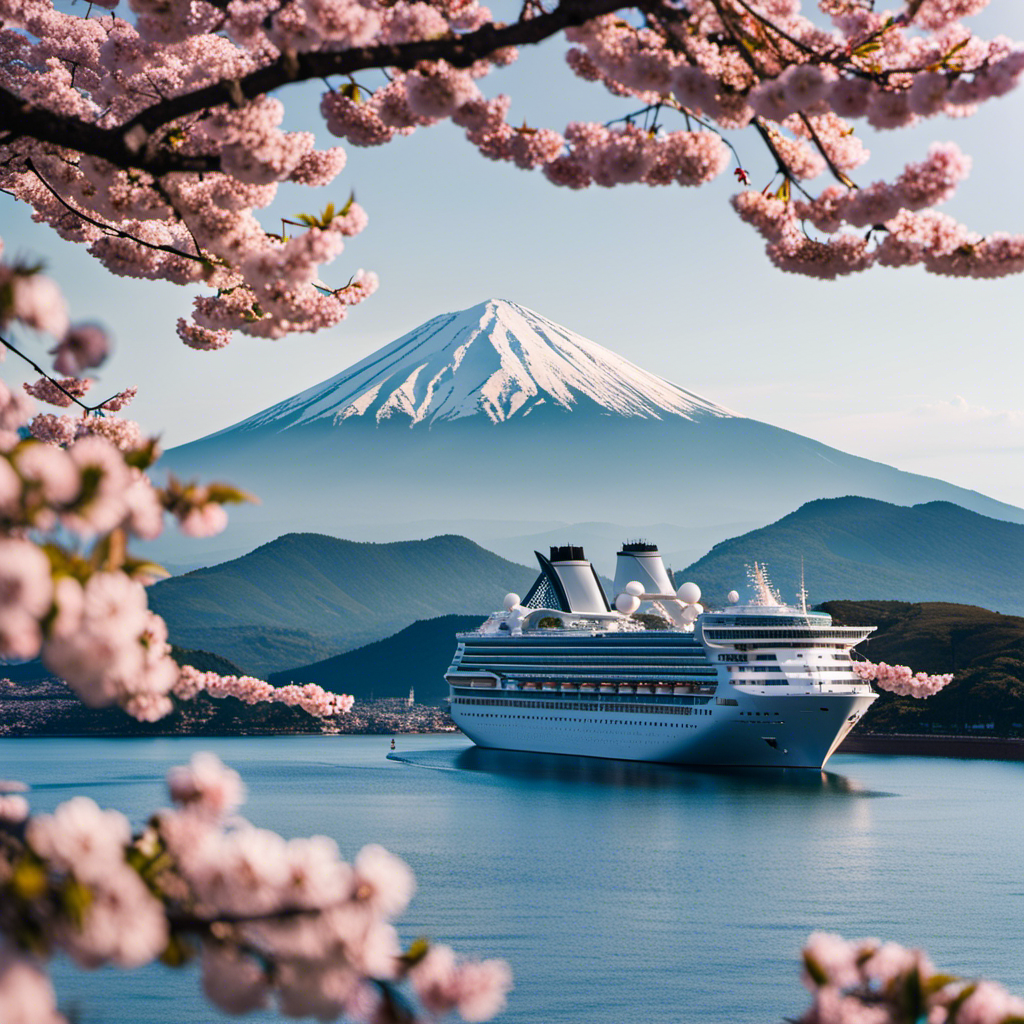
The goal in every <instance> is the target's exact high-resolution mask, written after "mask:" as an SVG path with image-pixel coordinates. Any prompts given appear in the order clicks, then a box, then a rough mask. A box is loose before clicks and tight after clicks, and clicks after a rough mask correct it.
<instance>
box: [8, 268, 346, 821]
mask: <svg viewBox="0 0 1024 1024" xmlns="http://www.w3.org/2000/svg"><path fill="white" fill-rule="evenodd" d="M361 284H362V282H354V286H355V287H359V286H360V285H361ZM15 351H16V350H15ZM90 383H91V382H90V381H88V380H83V379H80V378H77V377H67V378H64V379H62V380H58V379H55V378H52V377H44V378H42V379H41V380H39V381H37V382H35V383H33V384H28V385H26V386H25V387H24V389H23V391H11V390H10V389H9V388H8V387H7V386H6V385H5V384H4V383H3V382H2V381H0V657H3V658H16V659H28V658H33V657H37V656H41V657H42V659H43V661H44V663H45V664H46V665H47V667H48V668H49V669H50V670H51V671H53V672H54V673H56V674H57V675H59V676H61V678H63V679H64V680H65V681H66V682H67V683H68V684H69V686H70V687H71V688H72V689H73V690H74V691H75V693H77V694H78V696H79V697H80V698H81V699H82V700H83V701H84V702H85V703H86V704H88V705H90V706H94V707H97V706H106V705H110V704H117V705H119V706H120V707H122V708H123V709H124V710H125V711H126V712H128V713H129V714H131V715H133V716H134V717H136V718H138V719H142V720H145V721H153V720H155V719H158V718H161V717H163V716H164V715H166V714H168V713H169V712H170V711H171V710H172V708H173V703H172V700H171V694H172V691H174V692H176V693H177V692H180V691H181V690H182V689H184V690H189V689H191V688H194V685H193V684H194V678H193V676H195V675H198V676H199V677H200V680H201V683H202V686H203V687H204V688H206V689H208V691H209V692H211V693H215V694H216V695H218V696H226V695H228V694H233V695H235V696H238V697H240V698H242V699H244V700H247V701H248V702H249V703H252V702H254V701H257V700H274V701H279V702H284V703H286V704H289V705H291V706H296V707H301V708H303V709H304V710H306V711H308V712H309V713H310V714H313V715H318V716H334V715H338V714H342V713H344V712H347V711H348V710H349V709H350V708H351V705H352V700H351V698H350V697H342V696H338V695H335V694H328V693H326V692H325V691H323V690H322V689H321V688H320V687H318V686H313V685H309V686H289V687H282V688H279V689H275V688H273V687H271V686H268V685H267V684H266V683H263V682H261V681H260V680H256V679H251V678H248V677H246V678H243V679H237V678H234V677H227V678H224V679H221V678H220V677H216V676H212V675H209V676H203V675H202V674H196V673H195V672H194V670H192V669H187V670H179V668H178V666H177V664H176V663H175V662H174V660H173V659H172V657H171V649H170V645H169V644H168V642H167V627H166V624H165V623H164V621H163V619H161V618H160V617H159V616H158V615H155V614H154V613H153V612H152V611H150V609H149V607H148V602H147V598H146V592H145V589H144V586H143V582H144V581H145V582H149V581H151V580H152V579H153V574H154V571H157V570H158V568H159V567H155V566H150V565H148V564H146V563H144V562H141V561H139V560H137V559H133V558H132V557H131V556H130V555H129V554H128V552H127V542H128V539H129V538H130V537H136V538H140V539H143V540H151V539H153V538H155V537H157V536H158V535H159V534H160V533H161V531H162V529H163V519H164V513H165V511H167V512H170V513H171V514H172V515H174V516H175V517H176V518H177V519H178V521H179V523H180V525H181V528H182V530H183V531H184V532H185V533H186V534H190V535H193V536H208V535H210V534H213V533H216V532H219V531H220V530H221V529H223V528H224V526H225V524H226V521H227V514H226V513H225V511H224V504H225V503H226V502H231V501H240V500H245V499H246V498H247V496H246V495H245V494H244V493H243V492H241V491H238V490H237V489H235V488H232V487H230V486H228V485H225V484H208V485H199V484H196V483H188V484H182V483H181V482H179V481H178V480H176V479H174V478H171V479H170V480H169V481H168V483H167V485H166V486H164V487H162V488H158V487H155V486H154V485H153V483H152V482H151V480H150V478H149V477H148V476H147V475H146V472H145V469H146V468H148V466H149V465H150V464H151V463H152V462H153V461H154V460H155V459H156V457H157V454H158V452H157V447H156V443H155V441H149V442H144V441H143V439H142V437H141V433H140V432H139V430H138V426H137V425H136V424H134V423H132V422H131V421H128V420H122V419H119V418H118V417H116V416H109V415H105V416H95V415H94V416H85V417H84V418H83V417H71V416H54V415H52V414H46V413H42V414H39V415H37V416H35V417H34V418H32V419H31V420H29V417H31V416H32V411H33V410H32V398H38V399H40V400H43V401H47V402H51V403H56V404H58V405H62V406H63V405H67V404H70V403H71V402H72V401H76V400H80V398H81V396H84V395H85V393H86V391H87V390H88V388H89V385H90ZM135 391H136V389H135V388H127V389H125V390H123V391H121V392H119V393H118V394H117V395H115V396H114V397H113V398H111V399H108V400H107V401H106V402H105V403H103V407H104V408H105V409H108V410H117V409H121V408H123V407H124V406H125V405H126V404H128V403H129V402H130V401H131V400H132V398H133V397H134V395H135ZM29 396H32V397H29ZM26 425H28V427H29V429H30V430H31V431H32V433H33V434H34V435H35V437H34V438H24V437H22V433H23V432H24V429H25V427H26ZM44 543H45V548H44V547H43V546H42V545H43V544H44ZM90 544H91V545H92V547H91V551H90V550H89V545H90ZM190 673H191V674H192V675H190ZM8 810H9V808H8Z"/></svg>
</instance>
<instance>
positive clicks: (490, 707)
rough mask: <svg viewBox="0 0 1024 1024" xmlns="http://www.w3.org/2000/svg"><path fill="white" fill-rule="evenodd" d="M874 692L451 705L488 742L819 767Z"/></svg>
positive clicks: (699, 761) (693, 761) (536, 749)
mask: <svg viewBox="0 0 1024 1024" xmlns="http://www.w3.org/2000/svg"><path fill="white" fill-rule="evenodd" d="M470 699H472V698H470ZM872 700H874V695H873V694H870V693H866V694H856V695H840V694H831V693H826V694H810V695H807V696H803V695H800V696H797V695H795V694H787V695H786V696H784V697H769V696H764V697H760V696H758V697H755V696H750V697H745V696H741V697H739V700H738V703H737V704H736V705H735V706H732V705H721V704H717V703H715V702H714V701H712V702H710V703H709V704H707V705H706V706H704V707H694V708H693V709H692V713H691V714H688V715H679V714H674V713H660V712H659V713H652V714H636V713H632V714H626V713H623V712H617V709H615V708H614V707H612V706H610V707H609V709H608V710H605V711H584V710H580V709H577V708H555V709H548V708H542V707H529V706H528V707H508V706H495V705H494V704H493V703H492V702H491V701H486V702H485V701H483V700H481V701H480V703H478V704H472V703H461V702H459V701H458V699H454V700H453V702H452V708H451V711H452V718H453V720H454V721H455V724H456V725H458V726H459V728H460V729H462V731H463V732H464V733H465V734H466V735H467V736H468V737H469V738H470V739H471V740H472V741H473V742H474V743H476V744H477V745H478V746H481V747H490V748H496V749H501V750H521V751H530V752H533V753H546V754H571V755H576V756H584V757H602V758H610V759H615V760H623V761H650V762H656V763H661V764H689V765H716V766H742V767H776V768H818V769H820V768H822V767H824V765H825V763H826V762H827V761H828V759H829V757H830V756H831V755H832V753H833V752H834V751H835V749H836V747H838V746H839V744H840V743H841V742H842V740H843V738H844V737H845V736H846V734H847V733H848V732H849V731H850V729H851V728H852V727H853V725H854V724H855V722H856V720H857V719H858V718H859V717H860V716H861V714H863V712H864V711H865V710H867V708H868V706H869V705H870V704H871V702H872ZM509 703H511V702H509ZM517 703H525V702H517Z"/></svg>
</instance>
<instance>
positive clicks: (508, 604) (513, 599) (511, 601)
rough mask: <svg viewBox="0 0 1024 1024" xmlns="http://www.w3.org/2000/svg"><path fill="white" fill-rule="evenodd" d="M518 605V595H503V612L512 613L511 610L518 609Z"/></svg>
mask: <svg viewBox="0 0 1024 1024" xmlns="http://www.w3.org/2000/svg"><path fill="white" fill-rule="evenodd" d="M518 605H519V595H518V594H506V595H505V611H507V612H510V611H512V609H513V608H516V607H518Z"/></svg>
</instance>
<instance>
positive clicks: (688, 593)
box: [676, 583, 700, 604]
mask: <svg viewBox="0 0 1024 1024" xmlns="http://www.w3.org/2000/svg"><path fill="white" fill-rule="evenodd" d="M676 597H678V598H679V600H680V601H682V602H683V604H696V603H697V602H698V601H699V600H700V587H698V586H697V584H696V583H684V584H683V585H682V586H681V587H680V588H679V589H678V590H677V591H676Z"/></svg>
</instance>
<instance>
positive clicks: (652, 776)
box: [389, 746, 893, 797]
mask: <svg viewBox="0 0 1024 1024" xmlns="http://www.w3.org/2000/svg"><path fill="white" fill-rule="evenodd" d="M389 758H390V759H391V760H395V761H403V762H405V763H407V764H411V765H415V766H417V767H421V768H433V769H435V770H437V769H440V770H448V771H468V772H484V773H487V774H489V775H495V776H500V777H503V778H508V779H514V780H518V781H521V780H526V779H531V780H539V781H547V782H556V783H564V784H572V785H579V784H585V785H592V786H611V787H616V786H617V787H624V788H629V789H674V790H701V789H705V790H715V791H719V792H723V791H729V790H733V789H742V790H749V789H751V788H754V789H757V790H760V791H763V792H765V793H766V794H767V793H771V792H795V793H823V794H841V795H856V796H862V797H877V796H891V795H893V794H890V793H883V792H877V791H873V790H870V789H868V788H867V787H866V786H864V785H863V784H862V783H861V782H860V781H858V780H857V779H855V778H852V777H851V776H848V775H841V774H838V773H836V772H830V771H820V772H815V771H808V770H807V769H799V768H723V767H710V766H693V765H671V764H650V763H647V762H642V761H613V760H609V759H606V758H599V757H578V756H573V755H569V754H535V753H529V752H525V751H515V750H488V749H485V748H483V747H477V746H471V747H466V748H465V749H463V750H421V751H416V752H415V753H401V754H391V755H389Z"/></svg>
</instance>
